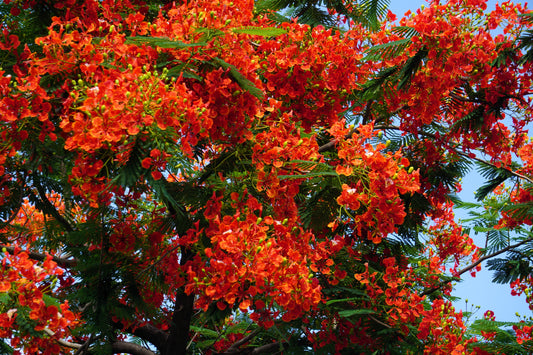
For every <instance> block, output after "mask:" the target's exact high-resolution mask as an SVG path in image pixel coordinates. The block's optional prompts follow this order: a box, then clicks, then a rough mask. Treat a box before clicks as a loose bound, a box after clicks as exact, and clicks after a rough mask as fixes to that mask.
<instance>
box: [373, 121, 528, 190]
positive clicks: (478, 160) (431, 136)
mask: <svg viewBox="0 0 533 355" xmlns="http://www.w3.org/2000/svg"><path fill="white" fill-rule="evenodd" d="M374 128H376V129H392V130H396V131H401V129H400V127H398V126H390V125H384V126H376V127H374ZM418 134H420V135H422V136H426V137H429V138H433V139H435V138H436V137H435V135H434V134H432V133H428V132H418ZM450 143H452V144H455V145H459V144H458V143H457V142H450ZM448 148H450V149H452V150H453V151H454V152H455V153H456V154H458V155H462V156H463V157H465V158H469V159H472V160H475V161H477V162H480V163H483V164H486V165H489V166H492V167H494V168H498V169H504V170H506V171H508V172H509V173H510V174H512V175H514V176H516V177H518V178H520V179H524V180H526V181H528V182H530V183H532V184H533V179H531V178H529V177H527V176H525V175H522V174H520V173H517V172H516V171H514V170H511V169H510V168H507V167H505V166H498V165H496V164H494V163H491V162H490V161H488V160H484V159H481V158H478V157H476V156H470V155H469V154H467V153H465V152H462V151H460V150H458V149H457V148H454V147H452V146H450V145H448Z"/></svg>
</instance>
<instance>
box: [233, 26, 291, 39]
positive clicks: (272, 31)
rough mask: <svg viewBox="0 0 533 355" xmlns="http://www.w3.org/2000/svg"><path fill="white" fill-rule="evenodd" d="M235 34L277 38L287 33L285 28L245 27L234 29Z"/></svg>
mask: <svg viewBox="0 0 533 355" xmlns="http://www.w3.org/2000/svg"><path fill="white" fill-rule="evenodd" d="M231 31H232V32H233V33H243V34H247V35H252V36H262V37H276V36H279V35H282V34H285V33H287V31H285V30H284V29H283V28H277V27H252V26H250V27H243V28H234V29H232V30H231Z"/></svg>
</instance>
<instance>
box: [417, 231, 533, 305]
mask: <svg viewBox="0 0 533 355" xmlns="http://www.w3.org/2000/svg"><path fill="white" fill-rule="evenodd" d="M531 241H533V237H531V238H527V239H524V240H522V241H521V242H519V243H516V244H513V245H509V246H507V247H505V248H503V249H500V250H498V251H496V252H494V253H492V254H488V255H485V256H482V257H481V258H479V259H478V260H476V261H475V262H473V263H472V264H470V265H468V266H466V267H465V268H463V269H461V270H459V271H458V272H457V276H461V275H462V274H464V273H465V272H468V271H470V270H472V269H473V268H475V267H476V266H478V265H479V264H481V263H482V262H484V261H485V260H488V259H490V258H493V257H495V256H498V255H500V254H502V253H505V252H506V251H509V250H512V249H515V248H518V247H519V246H521V245H524V244H526V243H528V242H531ZM451 281H452V280H447V281H442V282H441V283H439V284H438V285H437V286H435V287H433V288H431V289H429V290H426V291H424V292H422V293H421V294H420V296H426V295H429V294H432V293H433V292H435V291H437V290H439V289H440V288H442V287H443V286H445V285H446V284H449V283H450V282H451Z"/></svg>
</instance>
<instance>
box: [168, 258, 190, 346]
mask: <svg viewBox="0 0 533 355" xmlns="http://www.w3.org/2000/svg"><path fill="white" fill-rule="evenodd" d="M181 255H182V257H181V262H180V264H182V265H183V264H185V263H186V262H187V260H189V259H190V258H192V256H193V255H194V253H192V252H191V251H190V250H183V249H182V253H181ZM193 305H194V294H192V295H187V294H186V293H185V288H184V287H180V288H179V289H178V290H177V292H176V302H175V303H174V314H173V315H172V323H171V325H170V329H169V334H168V338H167V341H166V343H165V345H164V346H163V351H162V353H161V355H185V354H187V345H188V344H189V341H190V339H189V326H190V324H191V318H192V313H193Z"/></svg>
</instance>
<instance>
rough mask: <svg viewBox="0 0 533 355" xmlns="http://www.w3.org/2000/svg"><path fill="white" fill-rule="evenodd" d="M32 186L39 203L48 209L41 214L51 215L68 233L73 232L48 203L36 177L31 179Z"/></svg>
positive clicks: (50, 203)
mask: <svg viewBox="0 0 533 355" xmlns="http://www.w3.org/2000/svg"><path fill="white" fill-rule="evenodd" d="M33 184H34V185H35V187H36V188H37V191H38V192H39V197H40V198H41V202H42V203H43V204H44V205H46V207H47V208H48V211H46V212H45V211H43V213H47V214H51V215H52V217H54V218H55V220H56V221H58V222H59V223H60V224H61V225H62V226H63V227H64V228H65V229H66V230H67V231H68V232H73V231H74V228H72V226H71V225H70V223H69V222H68V221H67V220H66V219H65V218H64V217H63V216H62V215H61V214H60V213H59V211H58V210H57V209H56V208H55V206H54V205H53V204H52V202H50V200H49V199H48V197H46V191H45V190H44V188H43V186H42V185H41V183H40V182H39V179H38V178H37V177H36V176H34V177H33Z"/></svg>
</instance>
